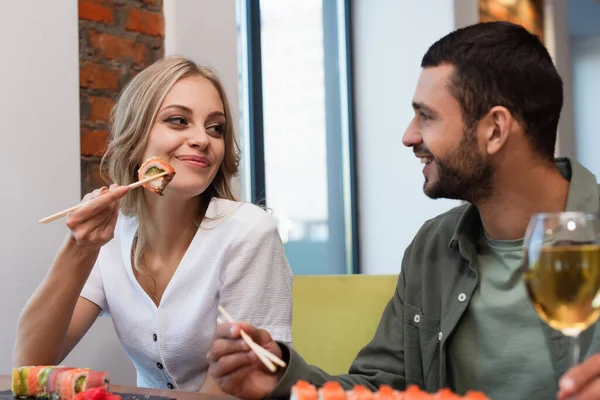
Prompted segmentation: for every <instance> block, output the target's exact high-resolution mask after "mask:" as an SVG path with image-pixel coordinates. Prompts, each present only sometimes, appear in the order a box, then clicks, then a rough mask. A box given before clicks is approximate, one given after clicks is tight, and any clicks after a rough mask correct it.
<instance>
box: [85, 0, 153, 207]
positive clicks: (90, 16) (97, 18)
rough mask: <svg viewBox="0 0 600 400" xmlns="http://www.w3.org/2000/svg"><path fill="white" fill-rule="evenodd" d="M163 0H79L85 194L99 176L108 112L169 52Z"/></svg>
mask: <svg viewBox="0 0 600 400" xmlns="http://www.w3.org/2000/svg"><path fill="white" fill-rule="evenodd" d="M163 37H164V20H163V14H162V0H79V101H80V108H81V116H80V117H81V138H80V142H81V193H82V196H83V195H84V194H85V193H88V192H90V191H92V190H94V189H96V188H98V187H100V186H103V185H105V184H106V182H104V181H103V180H102V179H101V177H100V174H99V165H100V158H101V157H102V155H103V154H104V150H105V147H106V139H107V137H108V115H109V112H110V109H111V107H112V106H113V105H114V103H115V100H116V99H117V95H118V94H119V92H120V90H121V89H122V88H123V86H124V85H125V84H126V83H127V82H129V80H130V79H131V78H132V77H133V76H135V74H136V73H137V72H139V71H140V70H142V69H143V68H144V67H146V66H147V65H149V64H151V63H152V62H153V61H155V60H157V59H159V58H161V57H162V56H163V54H164V40H163Z"/></svg>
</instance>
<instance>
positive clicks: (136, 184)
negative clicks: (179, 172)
mask: <svg viewBox="0 0 600 400" xmlns="http://www.w3.org/2000/svg"><path fill="white" fill-rule="evenodd" d="M168 173H169V172H168V171H165V172H161V173H160V174H156V175H152V176H149V177H148V178H146V179H142V180H141V181H137V182H134V183H132V184H130V185H129V187H130V188H131V189H135V188H137V187H140V186H142V185H143V184H144V183H147V182H150V181H153V180H155V179H158V178H162V177H163V176H165V175H167V174H168ZM85 203H86V202H83V203H79V204H77V205H76V206H73V207H71V208H67V209H66V210H63V211H61V212H57V213H56V214H52V215H50V216H48V217H46V218H42V219H40V220H39V223H40V224H47V223H48V222H52V221H56V220H57V219H60V218H62V217H64V216H65V215H67V214H68V213H70V212H73V211H75V210H77V209H78V208H79V207H81V206H83V205H84V204H85Z"/></svg>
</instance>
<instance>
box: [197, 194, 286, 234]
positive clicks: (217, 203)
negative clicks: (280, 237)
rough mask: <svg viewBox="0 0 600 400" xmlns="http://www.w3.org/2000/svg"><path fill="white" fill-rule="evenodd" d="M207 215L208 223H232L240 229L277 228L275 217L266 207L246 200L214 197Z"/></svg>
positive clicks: (268, 229) (267, 229) (266, 229)
mask: <svg viewBox="0 0 600 400" xmlns="http://www.w3.org/2000/svg"><path fill="white" fill-rule="evenodd" d="M206 217H207V223H208V224H211V225H212V224H216V225H219V224H227V225H229V224H232V226H234V227H235V229H236V230H238V231H239V230H244V231H256V230H259V231H270V230H276V229H277V223H276V221H275V218H274V217H273V216H272V215H270V214H269V213H268V212H267V211H266V210H265V209H264V208H262V207H259V206H257V205H255V204H252V203H249V202H244V201H234V200H227V199H218V198H214V199H213V200H212V201H211V204H210V206H209V208H208V210H207V211H206ZM203 225H204V223H203Z"/></svg>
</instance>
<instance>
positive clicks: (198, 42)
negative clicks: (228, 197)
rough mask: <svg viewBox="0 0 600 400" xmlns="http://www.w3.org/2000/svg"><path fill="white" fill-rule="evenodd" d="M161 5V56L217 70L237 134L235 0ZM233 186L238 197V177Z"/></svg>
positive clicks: (182, 0)
mask: <svg viewBox="0 0 600 400" xmlns="http://www.w3.org/2000/svg"><path fill="white" fill-rule="evenodd" d="M163 7H164V16H165V55H167V56H171V55H178V56H183V57H187V58H189V59H191V60H194V61H195V62H197V63H199V64H203V65H206V66H209V67H211V68H212V69H213V70H214V71H215V72H216V73H217V75H218V76H219V77H220V78H221V80H222V81H223V85H224V86H225V91H226V92H227V97H228V98H229V102H230V103H231V108H232V113H233V121H231V122H233V123H234V124H235V128H236V132H237V133H238V137H239V87H238V54H237V51H238V47H237V35H238V34H237V22H236V4H235V0H164V3H163ZM240 144H241V143H240ZM240 167H241V166H240ZM239 176H240V177H241V176H242V174H241V173H240V175H239ZM233 186H234V190H235V193H236V195H237V196H239V197H241V184H240V179H239V177H238V179H234V181H233Z"/></svg>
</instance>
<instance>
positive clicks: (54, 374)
mask: <svg viewBox="0 0 600 400" xmlns="http://www.w3.org/2000/svg"><path fill="white" fill-rule="evenodd" d="M72 369H75V368H71V367H57V368H54V369H52V370H51V371H50V372H49V373H48V377H47V378H46V390H45V393H46V394H47V396H49V397H52V396H53V395H54V394H55V393H57V392H58V390H59V379H60V376H61V375H62V373H63V372H66V371H69V370H72Z"/></svg>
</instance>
